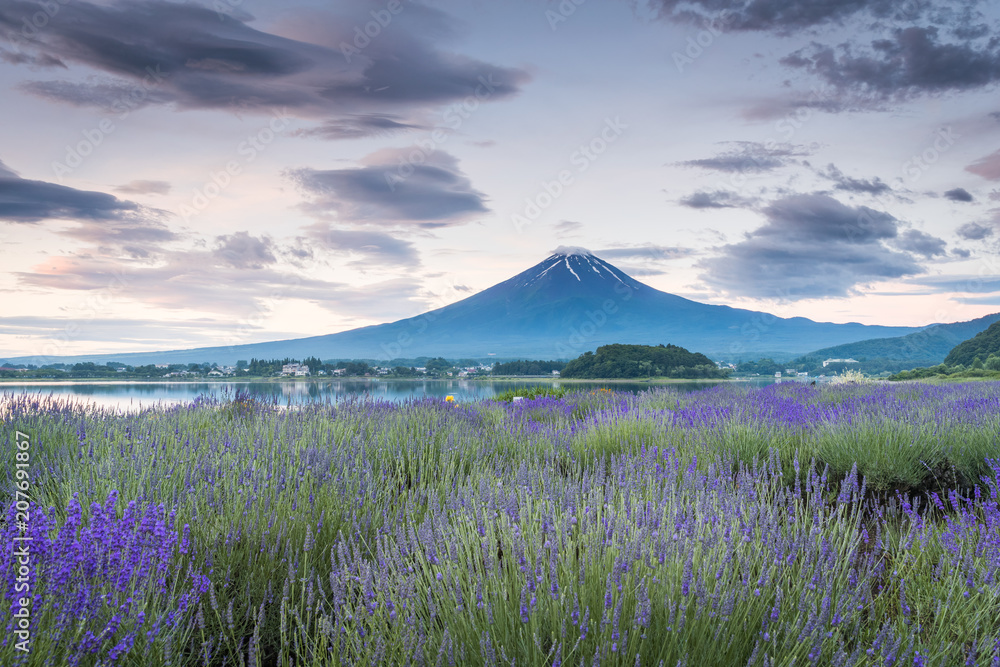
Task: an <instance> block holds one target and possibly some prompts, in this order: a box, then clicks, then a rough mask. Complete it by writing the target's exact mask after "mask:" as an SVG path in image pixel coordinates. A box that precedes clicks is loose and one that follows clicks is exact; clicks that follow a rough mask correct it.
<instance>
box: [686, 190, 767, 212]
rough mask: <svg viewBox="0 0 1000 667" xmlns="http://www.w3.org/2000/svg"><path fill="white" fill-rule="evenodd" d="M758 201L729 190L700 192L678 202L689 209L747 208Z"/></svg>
mask: <svg viewBox="0 0 1000 667" xmlns="http://www.w3.org/2000/svg"><path fill="white" fill-rule="evenodd" d="M755 201H756V200H754V199H749V198H747V197H741V196H740V195H737V194H736V193H734V192H729V191H727V190H713V191H711V192H709V191H704V190H702V191H699V192H695V193H693V194H690V195H688V196H687V197H684V198H683V199H680V200H678V202H677V203H678V204H680V205H681V206H687V207H689V208H746V207H749V206H752V205H753V204H754V203H755Z"/></svg>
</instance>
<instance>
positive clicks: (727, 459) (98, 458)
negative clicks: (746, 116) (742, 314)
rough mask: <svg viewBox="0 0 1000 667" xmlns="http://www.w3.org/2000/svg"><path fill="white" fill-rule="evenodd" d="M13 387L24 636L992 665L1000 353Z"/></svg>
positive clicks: (261, 660)
mask: <svg viewBox="0 0 1000 667" xmlns="http://www.w3.org/2000/svg"><path fill="white" fill-rule="evenodd" d="M2 410H3V421H4V435H3V438H4V439H5V442H6V444H5V446H4V451H5V452H9V455H8V458H9V459H10V460H11V463H9V464H8V466H7V467H6V468H5V470H6V473H5V475H4V477H3V487H4V498H5V501H4V502H5V511H4V518H3V520H2V523H0V533H2V534H3V539H4V543H5V545H15V544H23V543H24V542H23V541H21V542H18V540H17V538H18V537H24V536H30V537H31V541H30V542H29V543H28V544H30V549H31V558H30V563H31V565H30V568H29V572H28V573H27V575H26V576H22V575H24V571H23V570H21V569H20V568H21V564H20V563H21V562H22V561H19V560H18V557H17V556H16V555H15V550H14V548H13V547H8V548H5V550H4V552H3V555H2V556H0V559H2V566H3V572H4V582H3V584H4V585H3V590H4V600H3V619H2V620H3V622H2V624H0V625H3V626H4V627H5V628H6V630H5V632H4V635H3V639H2V640H0V641H2V643H0V664H2V665H4V666H7V665H12V666H13V665H154V666H156V665H177V666H181V665H239V666H247V665H254V666H258V665H260V666H263V665H491V666H492V665H538V666H541V665H551V666H553V667H554V666H557V665H565V666H568V665H587V666H591V665H594V666H596V665H628V666H632V665H654V666H655V665H661V664H662V665H666V666H668V667H673V666H675V665H690V666H692V667H693V666H695V665H726V666H729V665H872V666H875V665H879V666H888V665H942V666H944V665H948V666H951V665H1000V622H998V619H1000V383H972V384H965V385H951V386H934V385H924V384H893V385H883V384H879V385H853V386H852V385H837V386H822V387H814V386H807V385H803V384H781V385H774V386H769V387H765V388H750V387H740V386H736V385H727V386H723V387H716V388H713V389H708V390H705V391H701V392H694V393H689V394H680V393H677V392H674V391H671V390H669V389H661V390H655V391H651V392H648V393H645V394H639V395H630V394H620V393H616V392H608V391H598V392H579V393H571V394H568V395H567V396H565V397H562V398H558V399H557V398H545V397H542V398H537V399H533V400H524V401H521V402H517V403H502V402H494V401H483V402H480V403H472V404H459V405H454V404H448V403H444V402H441V401H437V400H432V399H426V400H421V401H413V402H409V403H405V404H391V403H379V402H371V401H353V402H347V403H342V404H338V405H330V404H327V405H321V404H316V405H308V406H303V407H297V408H294V409H285V408H282V407H279V406H275V405H269V404H266V403H261V402H257V401H255V400H253V399H251V398H247V397H241V398H239V399H238V400H235V401H232V402H220V401H215V400H200V401H196V402H195V403H193V404H190V405H188V406H183V407H172V408H162V407H161V408H155V409H146V410H143V411H141V412H139V413H136V414H125V415H122V414H116V413H114V412H111V411H102V410H101V409H97V408H89V409H83V408H80V407H74V406H72V405H69V404H66V403H61V402H58V401H53V400H44V399H38V398H37V397H36V398H32V397H27V396H6V397H5V398H4V400H3V402H2ZM16 434H17V435H16ZM22 441H23V442H27V443H29V445H28V446H26V447H22V448H20V449H19V448H18V447H16V446H15V444H16V442H22ZM20 450H24V451H27V452H29V454H30V457H28V458H30V465H29V466H27V467H26V468H20V469H17V470H22V469H24V470H27V471H28V473H27V475H26V479H24V477H25V476H22V478H18V476H17V474H16V472H15V465H14V463H13V461H14V455H13V452H15V451H20ZM22 482H24V484H22ZM19 484H21V486H18V485H19ZM18 488H27V489H28V490H27V491H26V493H27V494H28V495H30V497H31V498H32V503H31V505H30V519H29V521H27V522H25V523H26V524H27V525H26V526H24V525H21V523H22V517H19V516H18V511H19V508H18V507H17V504H16V503H15V502H14V498H15V491H16V490H17V489H18ZM20 509H23V507H22V508H20ZM25 584H27V589H28V590H29V591H30V597H29V598H27V599H23V598H24V596H25V595H26V594H25V593H24V592H21V591H23V589H24V585H25ZM24 603H27V604H24ZM25 618H27V619H28V620H27V621H25V624H27V625H29V626H30V627H29V629H28V631H29V632H30V636H31V650H30V652H27V653H25V652H23V651H20V650H18V649H17V646H16V643H17V641H18V635H17V631H18V629H19V628H22V627H23V626H24V624H22V623H21V619H25Z"/></svg>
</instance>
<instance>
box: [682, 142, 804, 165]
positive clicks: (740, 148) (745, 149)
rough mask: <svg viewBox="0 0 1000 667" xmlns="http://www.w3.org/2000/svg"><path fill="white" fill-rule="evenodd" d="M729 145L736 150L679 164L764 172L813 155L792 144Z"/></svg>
mask: <svg viewBox="0 0 1000 667" xmlns="http://www.w3.org/2000/svg"><path fill="white" fill-rule="evenodd" d="M727 143H730V144H733V145H734V148H733V149H732V150H729V151H726V152H724V153H720V154H719V155H716V156H715V157H710V158H702V159H699V160H687V161H685V162H680V163H679V164H681V165H683V166H685V167H700V168H702V169H712V170H715V171H725V172H740V173H745V172H763V171H771V170H774V169H777V168H779V167H783V166H785V165H786V164H790V163H792V162H794V159H793V158H796V157H803V156H807V155H810V154H811V151H810V150H809V149H806V148H805V147H803V146H793V145H791V144H762V143H757V142H754V141H733V142H727Z"/></svg>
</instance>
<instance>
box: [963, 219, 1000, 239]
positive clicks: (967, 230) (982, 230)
mask: <svg viewBox="0 0 1000 667" xmlns="http://www.w3.org/2000/svg"><path fill="white" fill-rule="evenodd" d="M955 233H956V234H958V237H959V238H960V239H965V240H966V241H982V240H983V239H985V238H987V237H990V236H993V228H992V227H988V226H986V225H981V224H979V223H978V222H967V223H965V224H964V225H962V226H961V227H959V228H958V229H957V230H955Z"/></svg>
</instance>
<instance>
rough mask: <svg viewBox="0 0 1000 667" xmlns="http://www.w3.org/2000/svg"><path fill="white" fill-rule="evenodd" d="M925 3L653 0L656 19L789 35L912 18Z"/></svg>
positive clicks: (848, 0) (725, 28) (878, 0)
mask: <svg viewBox="0 0 1000 667" xmlns="http://www.w3.org/2000/svg"><path fill="white" fill-rule="evenodd" d="M924 4H925V3H898V2H894V1H893V0H875V2H869V1H868V0H832V1H831V0H804V1H803V0H737V1H736V2H732V1H731V0H653V1H652V2H651V5H652V7H653V8H654V10H655V11H656V12H657V15H658V16H659V18H662V19H667V20H670V21H674V22H678V23H689V24H694V25H698V26H701V27H710V28H712V29H714V30H718V31H723V32H768V33H774V34H778V35H789V34H792V33H796V32H799V31H801V30H803V29H807V28H816V27H819V26H823V25H826V24H837V25H839V24H843V23H844V22H845V21H846V20H847V19H849V18H852V17H854V16H856V15H859V14H865V15H866V16H868V17H872V18H879V19H897V20H898V19H907V18H909V19H912V18H915V16H916V15H917V14H918V13H919V12H920V11H921V10H922V9H923V8H924Z"/></svg>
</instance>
